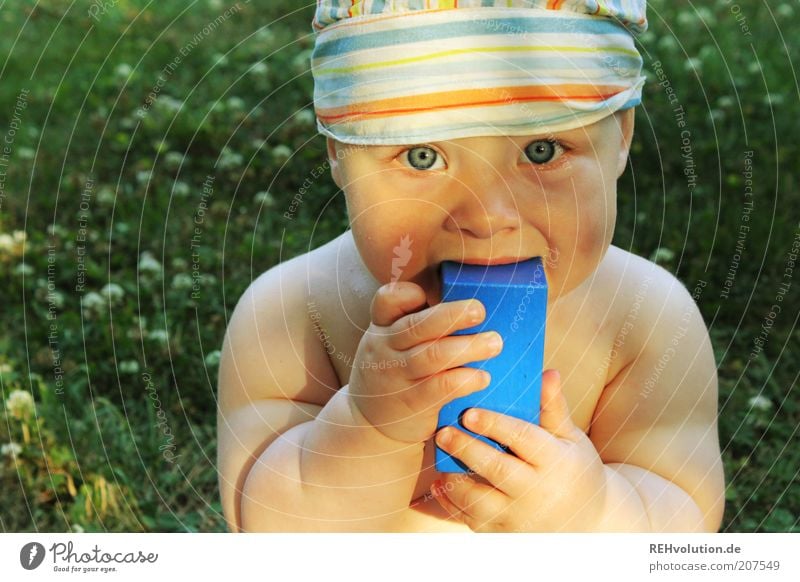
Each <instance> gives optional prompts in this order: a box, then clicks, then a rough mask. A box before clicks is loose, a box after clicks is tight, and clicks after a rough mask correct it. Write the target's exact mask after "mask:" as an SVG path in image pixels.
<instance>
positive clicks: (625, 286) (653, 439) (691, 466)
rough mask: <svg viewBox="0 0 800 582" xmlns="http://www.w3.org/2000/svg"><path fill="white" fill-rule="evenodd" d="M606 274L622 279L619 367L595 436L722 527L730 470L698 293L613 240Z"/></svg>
mask: <svg viewBox="0 0 800 582" xmlns="http://www.w3.org/2000/svg"><path fill="white" fill-rule="evenodd" d="M606 263H607V264H605V269H606V271H605V273H604V274H603V276H604V277H610V278H618V279H619V281H620V285H619V287H618V292H617V295H616V297H615V302H616V307H615V309H616V310H617V313H618V316H619V317H618V323H619V331H618V333H617V336H616V341H615V343H614V349H615V350H617V352H618V363H617V366H616V370H615V371H614V372H613V373H612V372H610V373H609V375H608V379H607V383H606V387H605V389H604V391H603V394H602V396H601V398H600V400H599V401H598V404H597V408H596V410H595V414H594V418H593V420H592V428H591V434H590V437H591V439H592V442H593V443H594V444H595V446H596V447H597V450H598V452H599V453H600V456H601V457H602V459H603V461H604V462H606V463H619V464H625V465H632V466H635V467H639V468H643V469H646V470H648V471H650V472H652V473H655V474H656V475H659V476H661V477H663V478H665V479H667V480H668V481H671V482H673V483H675V484H677V485H678V486H680V487H681V488H682V489H683V490H684V491H686V492H687V493H689V495H690V496H692V498H694V500H695V501H696V502H697V504H698V506H699V507H700V509H701V511H702V512H703V514H704V517H705V522H706V528H707V531H715V530H716V528H718V527H719V523H720V520H721V516H722V508H723V503H724V477H723V472H722V463H721V458H720V450H719V440H718V434H717V369H716V363H715V360H714V353H713V350H712V346H711V341H710V339H709V335H708V330H707V328H706V325H705V323H704V321H703V317H702V315H701V313H700V310H699V309H698V307H697V305H696V303H695V301H694V299H693V297H692V295H691V293H690V292H689V291H688V290H687V289H686V287H685V286H684V285H683V284H682V283H681V282H680V281H679V280H677V279H676V278H675V277H674V276H673V275H672V274H671V273H669V272H668V271H666V270H664V269H662V268H661V267H658V266H657V265H655V264H653V263H651V262H650V261H647V260H645V259H642V258H640V257H635V256H634V255H632V254H630V253H626V252H625V251H622V250H620V249H614V250H613V251H612V252H611V253H610V256H609V257H608V260H607V261H606Z"/></svg>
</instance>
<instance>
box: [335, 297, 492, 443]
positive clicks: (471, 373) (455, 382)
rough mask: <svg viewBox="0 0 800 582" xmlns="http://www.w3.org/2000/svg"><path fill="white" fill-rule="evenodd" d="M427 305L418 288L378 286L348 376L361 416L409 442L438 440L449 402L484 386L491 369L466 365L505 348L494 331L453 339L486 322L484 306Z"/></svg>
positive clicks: (469, 303)
mask: <svg viewBox="0 0 800 582" xmlns="http://www.w3.org/2000/svg"><path fill="white" fill-rule="evenodd" d="M425 305H426V301H425V292H424V291H423V290H422V288H421V287H420V286H419V285H416V284H414V283H410V282H398V283H389V284H387V285H384V286H382V287H381V288H380V289H378V291H377V293H376V294H375V298H374V299H373V301H372V324H371V325H370V327H369V329H368V330H367V331H366V333H365V334H364V336H363V337H362V338H361V343H360V344H359V346H358V351H357V352H356V357H355V361H354V364H353V369H352V371H351V373H350V387H349V392H350V395H351V397H352V398H353V403H354V405H355V406H356V407H358V409H359V411H360V412H361V414H362V415H363V416H364V417H365V418H366V419H367V421H369V422H370V423H371V424H372V425H373V426H375V427H376V428H377V429H378V430H379V431H381V432H382V433H384V434H385V435H386V436H388V437H390V438H392V439H395V440H397V441H402V442H408V443H418V442H423V441H425V440H427V439H429V438H430V437H431V436H432V435H433V433H434V431H435V430H436V424H437V420H438V416H439V410H440V409H441V407H442V406H444V405H445V404H447V403H448V402H449V401H451V400H453V399H454V398H457V397H460V396H465V395H467V394H470V393H472V392H475V391H478V390H482V389H484V388H486V386H488V385H489V381H490V377H489V374H488V373H487V372H484V371H482V370H477V369H474V368H465V367H462V366H464V364H466V363H468V362H474V361H478V360H485V359H488V358H490V357H493V356H496V355H497V354H498V353H500V350H501V349H502V339H501V338H500V336H499V335H498V334H497V333H495V332H484V333H479V334H473V335H461V336H450V334H451V333H453V332H454V331H456V330H459V329H466V328H468V327H472V326H474V325H477V324H478V323H480V322H481V321H483V319H484V317H485V316H486V312H485V310H484V308H483V305H482V304H481V303H480V301H478V300H475V299H473V300H463V301H452V302H447V303H440V304H438V305H435V306H433V307H428V308H424V309H423V307H424V306H425ZM493 338H497V340H498V342H499V343H497V344H496V345H494V346H493V345H492V343H491V340H492V339H493Z"/></svg>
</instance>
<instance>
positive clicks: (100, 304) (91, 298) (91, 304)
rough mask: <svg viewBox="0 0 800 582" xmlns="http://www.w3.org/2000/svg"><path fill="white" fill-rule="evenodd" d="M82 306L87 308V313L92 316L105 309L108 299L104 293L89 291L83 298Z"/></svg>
mask: <svg viewBox="0 0 800 582" xmlns="http://www.w3.org/2000/svg"><path fill="white" fill-rule="evenodd" d="M81 307H83V308H84V309H85V310H86V313H87V315H88V316H89V317H92V316H94V315H99V314H101V313H102V312H103V310H104V309H105V308H106V300H105V299H104V298H103V296H102V295H100V293H95V292H94V291H89V292H88V293H87V294H86V295H84V296H83V299H81Z"/></svg>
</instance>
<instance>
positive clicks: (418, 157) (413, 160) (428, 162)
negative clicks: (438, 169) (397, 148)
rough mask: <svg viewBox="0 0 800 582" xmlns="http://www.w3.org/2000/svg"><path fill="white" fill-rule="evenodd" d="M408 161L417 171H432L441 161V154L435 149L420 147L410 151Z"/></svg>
mask: <svg viewBox="0 0 800 582" xmlns="http://www.w3.org/2000/svg"><path fill="white" fill-rule="evenodd" d="M406 160H407V161H408V163H409V165H410V166H411V167H412V168H414V169H415V170H430V169H431V168H433V167H434V165H436V162H438V161H439V154H438V153H436V150H434V149H433V148H429V147H425V146H420V147H415V148H411V149H410V150H408V152H407V153H406Z"/></svg>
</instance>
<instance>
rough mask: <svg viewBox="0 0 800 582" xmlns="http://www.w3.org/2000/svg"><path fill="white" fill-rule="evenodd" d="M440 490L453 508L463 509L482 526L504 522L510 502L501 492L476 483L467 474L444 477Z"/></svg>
mask: <svg viewBox="0 0 800 582" xmlns="http://www.w3.org/2000/svg"><path fill="white" fill-rule="evenodd" d="M442 489H443V490H444V493H445V494H446V495H447V498H448V499H449V500H450V501H451V502H452V503H453V504H454V505H455V506H457V507H460V508H463V509H464V511H466V512H467V513H468V514H469V515H470V516H471V517H473V518H474V519H476V520H477V521H478V522H482V523H484V524H485V523H499V522H503V521H505V514H506V511H508V508H509V506H510V505H511V501H512V500H511V498H510V497H509V496H508V495H506V494H505V493H503V492H502V491H499V490H497V489H495V488H494V487H492V486H490V485H484V484H483V483H477V482H476V481H475V479H473V478H472V477H470V476H469V474H467V473H458V474H455V475H453V474H448V475H446V476H445V477H444V479H443V485H442Z"/></svg>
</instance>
